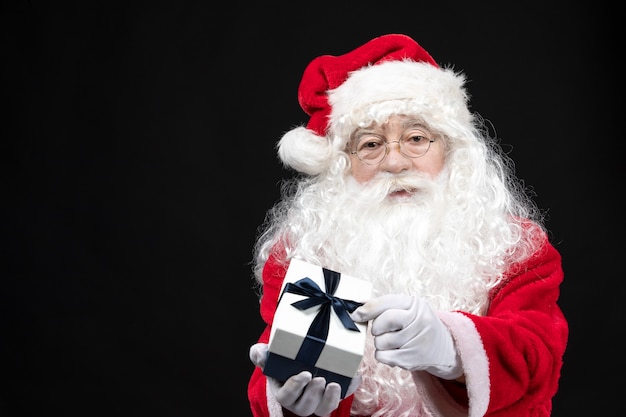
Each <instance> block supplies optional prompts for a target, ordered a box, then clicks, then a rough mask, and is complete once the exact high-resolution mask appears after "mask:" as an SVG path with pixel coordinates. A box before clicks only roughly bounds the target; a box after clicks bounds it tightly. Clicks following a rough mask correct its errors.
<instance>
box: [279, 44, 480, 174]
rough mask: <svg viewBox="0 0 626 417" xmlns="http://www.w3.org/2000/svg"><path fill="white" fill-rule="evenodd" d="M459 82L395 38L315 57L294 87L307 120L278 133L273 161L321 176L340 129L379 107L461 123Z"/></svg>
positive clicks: (464, 112)
mask: <svg viewBox="0 0 626 417" xmlns="http://www.w3.org/2000/svg"><path fill="white" fill-rule="evenodd" d="M464 83H465V78H464V77H463V75H461V74H456V73H454V72H453V71H452V70H450V69H444V68H441V67H439V65H438V64H437V63H436V62H435V60H434V59H433V58H432V57H431V56H430V54H429V53H428V52H427V51H426V50H425V49H424V48H422V47H421V46H420V45H419V44H418V43H417V42H415V40H413V39H412V38H410V37H409V36H406V35H401V34H389V35H384V36H380V37H377V38H374V39H372V40H370V41H369V42H367V43H365V44H363V45H362V46H360V47H358V48H356V49H354V50H352V51H350V52H348V53H346V54H344V55H339V56H332V55H323V56H319V57H317V58H315V59H314V60H313V61H311V62H310V63H309V65H308V66H307V67H306V69H305V70H304V74H303V76H302V80H301V81H300V85H299V88H298V101H299V103H300V106H301V107H302V109H303V110H304V111H305V112H306V113H307V114H308V115H309V116H310V119H309V121H308V123H307V125H306V128H305V127H303V126H299V127H296V128H294V129H292V130H290V131H288V132H287V133H285V134H284V135H283V137H282V138H281V140H280V141H279V143H278V154H279V157H280V159H281V161H282V162H283V164H285V165H286V166H288V167H291V168H293V169H295V170H296V171H299V172H303V173H305V174H309V175H316V174H319V173H321V172H323V171H324V170H325V169H326V168H327V167H328V164H329V163H330V162H331V159H332V154H333V149H334V148H336V147H338V146H339V147H343V146H345V143H346V141H347V140H348V138H347V137H345V136H346V132H345V129H346V127H345V126H348V128H353V127H356V125H357V124H358V123H359V120H355V118H356V119H358V117H359V115H362V114H364V113H366V112H367V109H368V106H372V105H374V104H376V105H378V104H379V103H385V102H396V103H400V102H401V103H402V104H397V110H398V112H405V113H406V112H407V106H409V107H410V108H412V109H414V111H416V112H420V113H424V114H423V116H424V117H425V118H428V119H431V120H429V121H434V122H435V123H434V124H436V125H440V123H443V124H445V121H446V120H450V121H451V122H453V123H462V124H464V125H466V124H468V123H469V122H470V120H471V116H470V113H469V110H468V107H467V99H468V97H467V94H466V92H465V90H464V87H463V86H464ZM395 105H396V104H392V106H395ZM437 121H439V122H437ZM342 125H345V126H344V129H343V130H344V131H343V132H342V131H341V130H342V129H340V126H342ZM333 140H338V141H341V142H342V143H332V141H333Z"/></svg>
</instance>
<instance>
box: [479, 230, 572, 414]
mask: <svg viewBox="0 0 626 417" xmlns="http://www.w3.org/2000/svg"><path fill="white" fill-rule="evenodd" d="M562 281H563V270H562V266H561V255H560V254H559V253H558V252H557V250H556V249H555V248H554V247H553V246H552V245H550V244H549V243H548V242H546V244H545V245H544V246H543V248H542V250H541V251H539V252H537V253H536V254H535V255H534V256H533V257H532V258H530V259H529V260H528V261H527V262H525V263H524V264H523V265H520V266H519V267H518V268H515V270H512V271H509V280H508V281H507V282H505V283H504V284H503V285H502V286H501V288H500V289H499V290H498V291H496V292H495V293H494V294H493V300H492V302H491V305H490V308H489V310H488V312H487V314H486V316H485V317H479V316H472V315H469V314H467V316H468V317H470V318H471V319H472V321H473V322H474V325H475V326H476V329H477V330H478V333H479V334H480V337H481V339H482V341H483V346H484V348H485V350H486V352H487V357H488V358H489V364H490V366H489V379H490V389H491V393H490V397H491V400H490V403H489V408H488V412H487V416H489V417H504V416H533V417H548V416H550V414H551V411H552V398H553V397H554V395H555V394H556V392H557V389H558V380H559V378H560V373H561V368H562V365H563V362H562V359H563V354H564V352H565V348H566V345H567V339H568V333H569V327H568V324H567V321H566V319H565V317H564V315H563V312H562V310H561V309H560V307H559V306H558V304H557V300H558V297H559V293H560V288H559V287H560V284H561V282H562Z"/></svg>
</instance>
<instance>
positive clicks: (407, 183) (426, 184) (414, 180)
mask: <svg viewBox="0 0 626 417" xmlns="http://www.w3.org/2000/svg"><path fill="white" fill-rule="evenodd" d="M435 185H436V180H433V179H432V178H430V177H427V176H425V175H420V174H415V173H412V174H403V175H392V174H385V173H383V174H380V175H379V176H377V177H376V178H374V179H373V180H372V181H371V182H369V183H368V185H367V188H372V189H374V190H376V193H377V194H378V193H384V194H385V195H386V194H389V193H393V192H395V191H416V190H430V189H431V188H432V187H434V186H435Z"/></svg>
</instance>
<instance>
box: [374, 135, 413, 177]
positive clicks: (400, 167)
mask: <svg viewBox="0 0 626 417" xmlns="http://www.w3.org/2000/svg"><path fill="white" fill-rule="evenodd" d="M385 147H386V149H385V151H386V152H387V156H386V157H385V159H383V162H382V167H381V168H382V169H384V170H385V171H387V172H393V173H398V172H401V171H404V170H407V169H409V168H411V161H410V159H409V158H407V157H406V156H404V154H403V153H402V149H401V148H400V141H398V140H394V141H391V142H387V143H386V144H385Z"/></svg>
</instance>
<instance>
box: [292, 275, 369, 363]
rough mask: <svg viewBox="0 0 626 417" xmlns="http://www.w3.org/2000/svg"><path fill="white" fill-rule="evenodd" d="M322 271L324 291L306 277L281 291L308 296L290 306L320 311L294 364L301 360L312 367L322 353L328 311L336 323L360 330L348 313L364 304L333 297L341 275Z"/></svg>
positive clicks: (328, 324) (328, 316) (328, 323)
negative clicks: (333, 315)
mask: <svg viewBox="0 0 626 417" xmlns="http://www.w3.org/2000/svg"><path fill="white" fill-rule="evenodd" d="M322 271H323V272H324V283H325V285H326V292H324V291H322V289H321V288H320V287H319V286H318V285H317V284H316V283H315V281H313V280H312V279H311V278H309V277H305V278H302V279H300V280H298V281H296V282H295V283H292V282H288V283H287V284H286V285H285V290H284V292H290V293H294V294H298V295H304V296H306V297H308V298H305V299H302V300H300V301H296V302H294V303H292V304H291V305H292V306H294V307H295V308H297V309H299V310H307V309H309V308H311V307H315V306H318V305H319V306H320V309H319V311H318V312H317V314H316V316H315V318H314V319H313V321H312V322H311V325H310V326H309V330H308V331H307V334H306V338H305V340H304V341H303V342H302V345H301V346H300V350H299V351H298V354H297V355H296V360H297V361H302V362H305V363H307V364H309V365H315V363H316V362H317V359H318V358H319V356H320V354H321V353H322V349H324V346H325V345H326V338H327V337H328V330H329V326H330V314H331V311H333V310H334V311H335V314H337V317H339V320H341V323H342V324H343V326H344V327H345V328H346V329H349V330H353V331H357V332H358V331H359V328H358V327H357V326H356V324H355V323H354V321H353V320H352V319H351V318H350V315H349V313H352V312H353V311H354V310H356V309H357V307H359V306H361V305H363V303H360V302H357V301H352V300H346V299H343V298H339V297H335V296H334V294H335V291H336V290H337V287H338V286H339V281H340V280H341V274H340V273H339V272H335V271H331V270H330V269H326V268H322Z"/></svg>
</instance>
